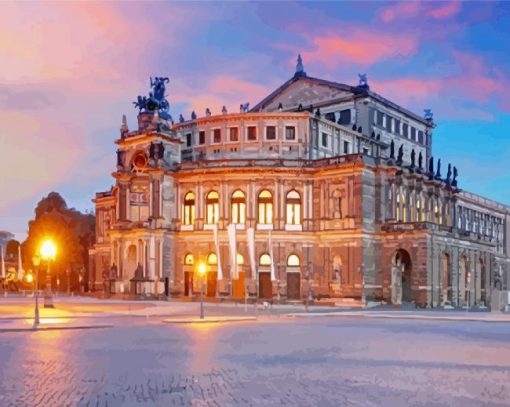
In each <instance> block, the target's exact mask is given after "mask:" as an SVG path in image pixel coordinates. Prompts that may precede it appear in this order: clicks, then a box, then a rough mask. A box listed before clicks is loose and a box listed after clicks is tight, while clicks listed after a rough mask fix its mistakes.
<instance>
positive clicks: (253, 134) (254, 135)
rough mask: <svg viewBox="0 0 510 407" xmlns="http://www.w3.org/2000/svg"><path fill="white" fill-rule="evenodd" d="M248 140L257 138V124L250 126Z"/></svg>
mask: <svg viewBox="0 0 510 407" xmlns="http://www.w3.org/2000/svg"><path fill="white" fill-rule="evenodd" d="M248 140H249V141H255V140H257V128H256V127H255V126H249V127H248Z"/></svg>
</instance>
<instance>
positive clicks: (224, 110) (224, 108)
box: [221, 106, 228, 114]
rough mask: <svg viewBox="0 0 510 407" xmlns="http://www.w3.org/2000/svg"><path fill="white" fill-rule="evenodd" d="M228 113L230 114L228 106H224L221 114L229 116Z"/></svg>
mask: <svg viewBox="0 0 510 407" xmlns="http://www.w3.org/2000/svg"><path fill="white" fill-rule="evenodd" d="M227 113H228V110H227V106H223V107H222V109H221V114H227Z"/></svg>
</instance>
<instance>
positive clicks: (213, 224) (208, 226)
mask: <svg viewBox="0 0 510 407" xmlns="http://www.w3.org/2000/svg"><path fill="white" fill-rule="evenodd" d="M215 226H216V224H215V223H212V224H207V223H206V224H205V225H204V230H213V229H214V227H215Z"/></svg>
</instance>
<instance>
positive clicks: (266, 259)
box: [259, 253, 271, 266]
mask: <svg viewBox="0 0 510 407" xmlns="http://www.w3.org/2000/svg"><path fill="white" fill-rule="evenodd" d="M270 265H271V256H269V254H267V253H264V254H261V255H260V257H259V266H270Z"/></svg>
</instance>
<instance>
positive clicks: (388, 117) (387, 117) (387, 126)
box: [386, 116, 393, 131]
mask: <svg viewBox="0 0 510 407" xmlns="http://www.w3.org/2000/svg"><path fill="white" fill-rule="evenodd" d="M392 123H393V118H392V117H390V116H386V130H388V131H391V126H392Z"/></svg>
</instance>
